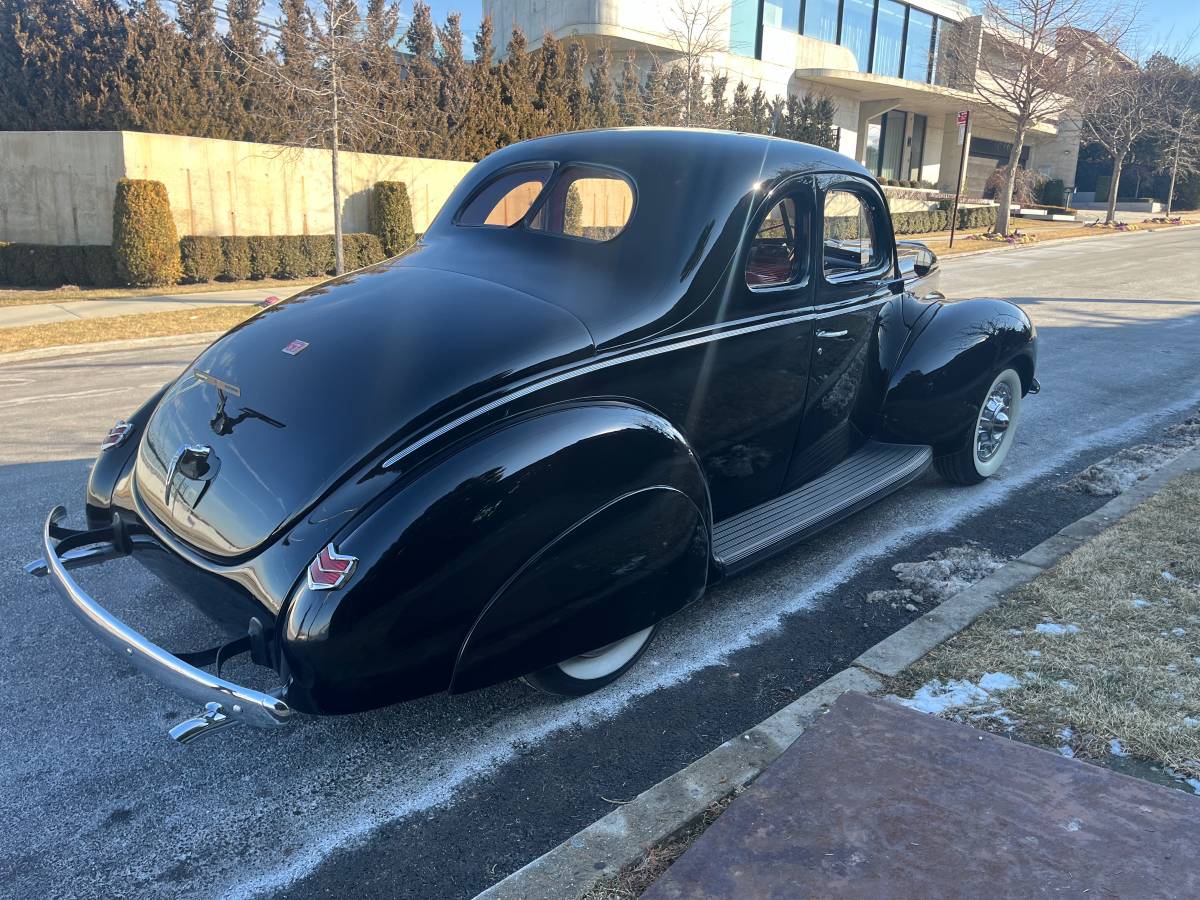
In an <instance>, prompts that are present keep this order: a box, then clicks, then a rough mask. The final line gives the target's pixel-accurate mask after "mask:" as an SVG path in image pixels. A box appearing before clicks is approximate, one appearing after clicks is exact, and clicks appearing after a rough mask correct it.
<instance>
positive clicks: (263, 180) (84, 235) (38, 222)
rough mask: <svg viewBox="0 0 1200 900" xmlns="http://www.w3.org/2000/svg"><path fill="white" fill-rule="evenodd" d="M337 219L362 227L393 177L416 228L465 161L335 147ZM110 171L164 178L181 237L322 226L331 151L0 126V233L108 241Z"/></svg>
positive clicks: (328, 219) (326, 227)
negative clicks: (374, 190) (373, 197)
mask: <svg viewBox="0 0 1200 900" xmlns="http://www.w3.org/2000/svg"><path fill="white" fill-rule="evenodd" d="M339 160H340V164H341V165H340V168H341V173H340V178H339V180H340V182H341V189H342V214H343V227H344V229H345V230H346V231H348V232H351V231H367V230H368V227H369V225H368V211H369V205H370V189H371V186H372V185H373V184H374V183H375V182H376V181H403V182H404V183H405V184H406V185H408V193H409V197H410V199H411V200H412V208H413V225H414V226H415V227H416V230H417V231H424V230H425V228H426V227H427V226H428V225H429V222H430V221H431V220H432V219H433V217H434V216H435V215H436V214H437V211H438V210H439V209H440V208H441V206H442V204H443V203H444V202H445V200H446V197H447V196H449V194H450V192H451V191H452V190H453V189H454V187H455V185H457V184H458V182H459V181H460V180H461V179H462V177H463V176H464V175H466V173H467V172H468V171H470V169H471V166H472V165H473V164H472V163H467V162H456V161H451V160H437V159H419V158H416V157H407V156H384V155H380V154H372V153H342V154H341V155H340V157H339ZM119 178H152V179H155V180H157V181H161V182H163V183H164V184H165V185H166V186H167V194H168V195H169V196H170V198H171V210H172V212H173V214H174V216H175V225H176V228H177V229H178V230H179V233H180V234H181V235H184V234H207V235H225V234H241V235H253V234H268V235H277V234H331V233H332V232H333V202H332V196H331V190H330V154H329V152H328V151H326V150H303V149H296V148H287V147H281V146H277V145H272V144H254V143H247V142H243V141H219V140H211V139H209V138H194V137H179V136H174V135H164V134H142V133H138V132H129V131H98V132H77V131H41V132H30V131H24V132H22V131H15V132H13V131H10V132H0V240H4V241H27V242H30V243H38V244H107V243H110V242H111V240H112V204H113V195H114V193H115V188H116V182H117V179H119Z"/></svg>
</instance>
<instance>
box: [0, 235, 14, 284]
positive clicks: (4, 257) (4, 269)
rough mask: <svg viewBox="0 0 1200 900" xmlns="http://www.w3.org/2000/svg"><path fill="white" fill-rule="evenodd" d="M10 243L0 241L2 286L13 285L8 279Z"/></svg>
mask: <svg viewBox="0 0 1200 900" xmlns="http://www.w3.org/2000/svg"><path fill="white" fill-rule="evenodd" d="M11 246H12V244H10V243H9V242H8V241H0V284H11V282H10V281H9V278H8V252H9V251H8V248H9V247H11Z"/></svg>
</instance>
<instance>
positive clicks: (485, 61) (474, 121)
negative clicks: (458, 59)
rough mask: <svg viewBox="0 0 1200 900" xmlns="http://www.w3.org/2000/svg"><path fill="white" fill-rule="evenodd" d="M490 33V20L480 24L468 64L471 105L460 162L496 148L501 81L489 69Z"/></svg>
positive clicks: (490, 65)
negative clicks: (472, 55) (472, 57)
mask: <svg viewBox="0 0 1200 900" xmlns="http://www.w3.org/2000/svg"><path fill="white" fill-rule="evenodd" d="M493 34H494V30H493V28H492V20H491V17H490V16H488V17H485V18H484V20H483V21H482V22H480V23H479V31H477V32H476V34H475V41H474V44H473V49H474V51H475V61H474V62H473V63H472V64H471V104H470V107H469V110H468V116H467V119H466V123H465V124H464V125H463V128H462V131H463V142H462V145H461V146H462V147H463V154H462V158H463V159H468V160H476V159H482V158H483V157H485V156H487V154H489V153H491V152H492V151H493V150H495V149H496V134H497V133H498V132H499V130H500V79H499V77H498V76H497V74H496V70H495V68H494V67H493V66H492V55H493V53H494V48H493V44H492V41H493Z"/></svg>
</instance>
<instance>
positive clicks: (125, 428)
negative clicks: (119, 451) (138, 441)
mask: <svg viewBox="0 0 1200 900" xmlns="http://www.w3.org/2000/svg"><path fill="white" fill-rule="evenodd" d="M132 431H133V423H132V422H126V421H125V420H124V419H122V420H121V421H119V422H117V424H116V425H114V426H113V427H112V428H110V429H108V434H106V435H105V436H104V440H102V441H101V442H100V449H101V451H104V450H111V449H112V448H113V447H120V446H121V445H122V444H123V443H125V438H127V437H129V435H130V433H131V432H132Z"/></svg>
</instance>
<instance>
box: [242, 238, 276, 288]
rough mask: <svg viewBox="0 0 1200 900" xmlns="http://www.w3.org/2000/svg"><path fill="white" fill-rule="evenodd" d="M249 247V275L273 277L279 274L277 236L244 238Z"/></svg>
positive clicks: (253, 276)
mask: <svg viewBox="0 0 1200 900" xmlns="http://www.w3.org/2000/svg"><path fill="white" fill-rule="evenodd" d="M246 244H247V245H248V246H249V248H250V277H251V278H274V277H275V276H276V275H278V274H279V238H277V237H267V236H266V235H261V236H258V237H251V238H246Z"/></svg>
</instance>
